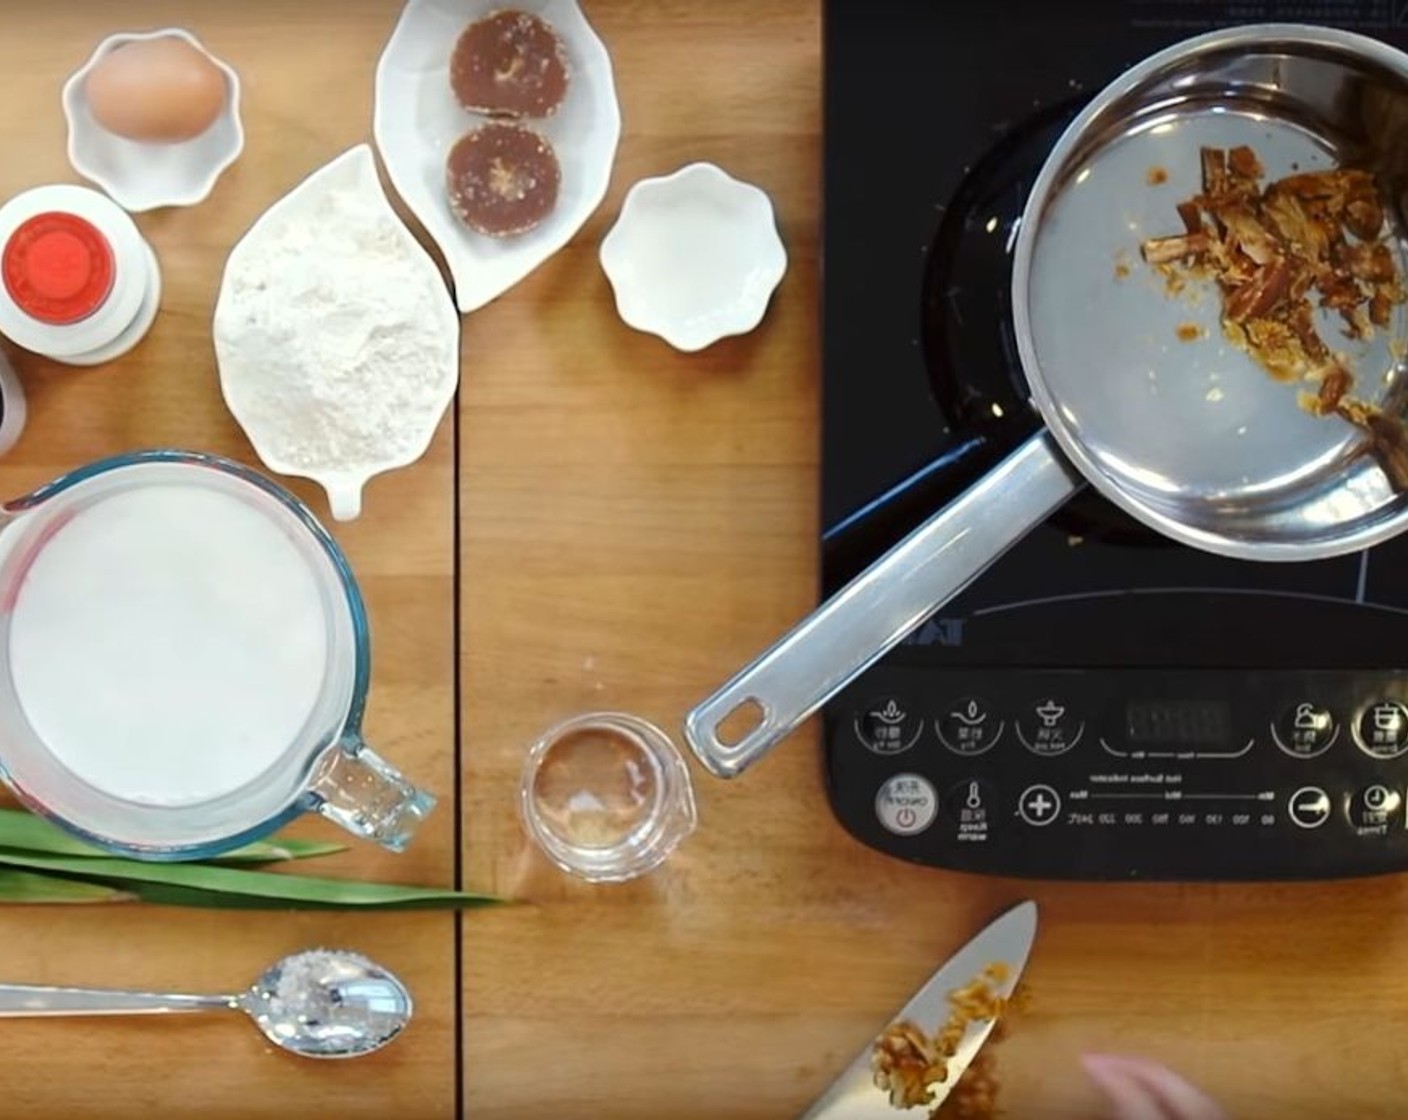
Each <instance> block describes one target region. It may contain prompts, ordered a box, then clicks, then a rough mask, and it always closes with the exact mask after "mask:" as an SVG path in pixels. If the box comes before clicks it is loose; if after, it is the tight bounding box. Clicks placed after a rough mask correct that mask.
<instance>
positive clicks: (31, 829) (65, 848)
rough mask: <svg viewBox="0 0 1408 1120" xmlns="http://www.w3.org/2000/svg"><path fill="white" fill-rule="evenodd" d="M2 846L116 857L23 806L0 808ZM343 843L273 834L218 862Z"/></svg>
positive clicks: (277, 857) (298, 855)
mask: <svg viewBox="0 0 1408 1120" xmlns="http://www.w3.org/2000/svg"><path fill="white" fill-rule="evenodd" d="M0 847H3V848H14V849H16V850H26V851H33V852H45V853H48V854H49V855H56V856H86V857H87V858H89V859H117V858H120V857H118V856H115V855H114V854H113V853H112V852H109V851H106V850H105V849H103V848H97V847H94V846H93V845H92V844H85V843H84V842H83V841H82V840H80V839H78V838H77V837H76V836H73V835H71V834H70V833H68V832H65V831H64V830H63V829H62V828H60V827H59V826H58V825H56V824H52V823H50V822H49V821H46V820H45V819H44V818H43V817H39V816H36V815H35V814H33V813H29V812H25V811H24V810H21V809H0ZM346 850H347V847H346V845H344V844H330V843H327V842H325V841H320V840H287V839H282V838H280V837H277V836H276V837H274V838H273V839H272V840H259V841H256V842H255V843H253V844H246V845H245V846H244V847H243V848H236V849H235V850H233V851H230V852H226V853H224V854H223V855H221V856H217V857H215V859H214V860H212V861H211V862H219V863H275V862H278V861H281V860H290V859H311V858H313V857H316V856H327V855H332V854H333V853H334V852H343V851H346Z"/></svg>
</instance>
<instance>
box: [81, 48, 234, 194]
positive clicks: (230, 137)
mask: <svg viewBox="0 0 1408 1120" xmlns="http://www.w3.org/2000/svg"><path fill="white" fill-rule="evenodd" d="M166 38H177V39H184V40H185V41H186V42H188V43H190V44H191V46H193V47H195V48H196V50H198V51H200V52H201V53H202V54H203V55H205V56H206V57H207V58H209V59H210V61H211V62H213V63H214V64H215V66H216V67H217V68H218V69H219V70H220V72H221V73H222V74H223V75H224V78H225V107H224V108H223V109H221V110H220V116H219V117H218V118H217V119H216V121H215V123H214V124H213V125H211V126H210V127H209V128H207V129H206V130H205V131H204V132H202V133H201V134H200V135H199V136H197V137H196V138H195V139H193V140H187V141H185V142H184V143H181V144H143V143H139V142H138V141H136V140H128V139H126V138H125V137H122V136H116V135H114V134H113V133H111V132H109V131H108V130H107V129H105V128H103V126H102V125H100V124H99V123H98V122H97V121H95V120H94V119H93V114H92V113H91V112H90V111H89V109H88V102H87V99H86V98H85V96H84V86H85V83H86V82H87V80H88V75H89V74H90V73H91V72H92V70H93V67H95V66H96V65H97V64H98V63H99V62H100V61H102V59H103V58H104V57H105V56H107V55H109V54H111V53H112V52H113V51H115V50H117V48H118V47H121V46H124V45H125V44H127V43H132V42H137V41H140V40H147V39H166ZM63 106H64V117H65V119H66V120H67V121H68V160H69V163H71V164H73V169H74V170H75V171H77V172H78V173H79V174H80V175H82V176H83V177H84V178H85V179H90V180H92V181H93V182H94V183H96V184H97V185H98V186H99V187H101V188H102V189H103V190H104V191H106V192H107V193H108V195H109V197H111V198H112V200H113V201H114V202H116V203H117V204H118V205H119V206H121V207H122V208H123V209H124V210H128V211H131V212H132V213H134V214H136V213H141V212H143V211H146V210H156V209H158V208H159V207H162V206H194V205H196V203H198V202H203V201H204V200H205V199H206V198H207V197H208V196H209V194H210V192H211V191H212V190H213V189H214V187H215V183H216V181H217V180H219V178H220V176H221V175H223V174H224V173H225V169H226V168H228V167H229V166H230V165H231V164H232V163H234V162H235V160H237V159H239V157H240V153H241V152H243V151H244V126H243V125H242V124H241V123H240V79H239V75H238V74H236V73H235V72H234V70H232V69H231V68H230V66H229V65H228V64H227V63H224V62H222V61H221V60H220V59H218V58H216V57H215V56H214V55H213V54H211V53H210V52H209V51H208V50H206V49H205V47H204V46H203V45H202V44H201V41H200V40H199V39H197V38H196V37H195V36H194V35H192V34H191V33H190V32H189V31H183V30H181V29H180V28H179V27H168V28H166V29H164V30H162V31H150V32H141V33H135V32H133V33H124V34H120V35H110V36H108V38H106V39H104V40H103V41H102V42H101V43H99V44H98V47H97V49H96V50H94V51H93V54H92V55H91V56H90V57H89V59H88V61H87V62H85V63H84V64H83V66H82V68H81V69H79V70H78V71H76V72H75V73H74V74H73V76H72V77H71V78H69V80H68V81H67V82H66V83H64V90H63Z"/></svg>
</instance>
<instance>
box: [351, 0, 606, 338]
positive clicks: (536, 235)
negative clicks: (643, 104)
mask: <svg viewBox="0 0 1408 1120" xmlns="http://www.w3.org/2000/svg"><path fill="white" fill-rule="evenodd" d="M500 8H518V9H521V10H523V11H531V12H535V13H537V14H538V15H540V16H542V17H543V19H545V20H547V21H548V22H549V23H551V24H552V25H553V27H554V28H555V29H556V30H557V33H558V34H559V35H560V36H561V37H562V41H563V43H564V44H565V46H566V48H567V57H568V66H569V68H570V74H571V79H570V82H571V84H570V85H569V87H568V91H567V98H566V100H565V101H563V103H562V105H561V106H560V107H559V108H558V110H557V112H556V113H555V114H554V115H553V116H551V117H549V118H547V119H546V120H538V121H532V120H530V121H525V122H524V123H525V124H527V125H528V126H529V127H531V128H534V129H537V130H538V131H539V132H541V133H542V134H543V135H544V136H545V137H547V139H548V141H549V142H550V143H551V144H552V146H553V148H554V149H555V150H556V152H557V158H558V162H559V163H560V164H561V166H562V188H561V193H560V194H559V197H558V201H557V207H556V208H555V209H554V210H553V212H552V214H550V215H549V216H548V217H547V219H546V220H545V221H544V222H543V223H542V224H541V225H539V226H538V227H537V228H536V229H532V230H529V231H528V232H527V233H523V234H519V235H518V236H516V237H506V238H492V237H485V236H484V235H482V234H478V233H475V232H474V231H473V230H471V229H469V228H468V227H467V226H465V225H464V224H463V223H462V222H460V221H459V219H458V218H456V217H455V215H454V214H453V212H452V211H451V210H450V204H449V201H448V200H447V198H446V195H445V160H446V157H447V156H448V155H449V151H450V148H451V147H452V146H453V145H454V143H455V141H456V140H458V139H459V138H460V137H461V136H463V135H464V134H465V133H466V132H469V131H470V130H471V129H473V128H476V127H478V126H479V125H482V124H484V123H485V118H483V117H480V116H476V115H474V114H472V113H469V112H466V111H465V110H464V109H463V108H461V107H460V104H459V102H458V101H456V100H455V96H454V93H453V92H451V89H450V53H451V51H453V49H454V46H455V42H456V41H457V40H458V38H459V36H460V33H461V32H462V31H463V30H464V29H465V28H466V27H467V26H469V24H470V23H471V22H473V21H474V20H476V19H479V18H481V17H482V16H484V15H486V14H488V13H489V12H491V11H493V10H495V9H500ZM374 131H375V135H376V144H377V148H378V150H379V151H380V152H381V158H382V161H383V162H384V163H385V164H386V170H387V173H388V175H389V176H390V178H391V183H392V186H394V187H395V189H396V193H397V194H399V195H400V196H401V198H402V199H404V200H405V202H406V205H407V206H409V207H410V208H411V210H412V212H413V213H414V214H415V216H416V217H417V218H418V219H419V220H420V222H421V224H422V225H423V226H424V227H425V229H426V231H427V232H428V233H429V234H430V236H431V237H433V238H434V239H435V242H436V244H437V245H439V246H440V251H441V252H442V253H444V255H445V260H446V262H447V263H448V264H449V266H450V272H451V274H452V275H453V276H454V280H455V297H456V300H457V302H458V304H459V308H460V310H461V311H473V310H474V309H475V308H478V307H483V306H484V305H485V304H486V303H488V302H489V301H490V300H492V299H494V298H496V297H497V296H500V295H502V294H503V293H504V292H506V291H508V289H509V288H511V287H513V285H515V284H517V283H518V282H519V281H520V280H522V279H523V278H524V277H525V276H527V275H528V274H529V273H530V272H532V271H533V270H534V269H535V268H537V267H538V266H539V265H540V264H542V263H543V262H544V261H545V260H547V259H548V258H549V257H551V256H552V255H553V254H554V253H556V252H557V251H558V250H559V249H561V248H562V247H563V246H564V245H566V244H567V242H568V241H570V240H571V239H572V237H573V236H574V235H575V234H576V233H577V231H578V230H579V229H581V228H582V224H583V223H584V222H585V221H586V220H587V218H588V217H590V216H591V214H592V212H593V211H594V210H595V209H596V208H597V207H598V206H599V205H600V204H601V200H602V198H603V197H605V195H606V188H607V184H608V183H609V182H610V179H611V168H612V165H613V163H614V162H615V159H616V145H617V143H618V141H619V140H620V136H621V109H620V106H619V104H618V103H617V100H616V84H615V78H614V77H613V75H612V71H611V56H610V55H608V54H607V52H606V47H605V46H604V45H603V44H602V42H601V40H600V39H599V38H598V37H597V35H596V32H594V31H593V30H592V27H591V25H590V24H589V23H588V22H587V19H586V17H585V16H584V15H583V14H582V11H581V9H580V8H579V7H578V6H577V3H576V0H408V3H407V4H406V7H405V10H404V11H403V12H402V13H401V22H400V23H399V24H397V26H396V30H395V31H394V32H393V33H392V36H391V39H390V41H389V42H388V43H387V44H386V49H385V51H383V52H382V56H381V62H380V63H379V64H378V66H377V71H376V115H375V122H374Z"/></svg>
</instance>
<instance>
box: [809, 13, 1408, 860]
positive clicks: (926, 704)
mask: <svg viewBox="0 0 1408 1120" xmlns="http://www.w3.org/2000/svg"><path fill="white" fill-rule="evenodd" d="M824 10H825V17H824V55H825V69H824V74H825V78H824V81H825V94H824V98H825V100H824V114H825V169H824V204H823V210H824V234H823V295H824V315H823V319H824V325H823V366H824V405H823V446H822V509H823V515H824V519H823V525H824V538H823V571H822V574H823V584H824V588H825V590H826V592H827V593H828V594H829V593H831V592H833V591H835V590H836V589H838V588H839V587H840V586H841V585H842V584H844V583H845V581H846V580H848V579H849V578H850V577H852V576H853V575H855V574H856V573H857V572H858V571H860V570H861V569H862V568H863V567H864V566H865V565H866V564H868V563H869V562H870V561H871V560H873V559H875V558H876V557H877V556H878V555H879V554H880V553H881V552H883V551H884V550H885V549H886V548H888V547H889V546H890V545H892V544H894V543H895V542H897V541H898V540H899V539H901V537H903V536H904V534H905V533H906V532H908V531H909V530H910V529H912V528H914V527H915V526H917V525H918V524H919V523H920V522H921V521H922V520H923V519H924V518H925V517H926V516H928V515H929V514H930V513H932V512H933V511H934V510H936V509H937V508H939V507H940V506H942V505H943V503H944V502H945V500H946V499H947V498H949V497H952V496H953V495H954V494H955V493H956V492H957V490H958V489H959V488H960V487H961V486H962V485H963V484H964V483H965V481H966V480H971V479H973V478H976V477H978V475H980V474H981V473H982V472H983V471H984V470H986V469H988V468H989V467H991V466H992V465H993V464H994V463H995V462H996V461H997V460H998V459H999V458H1000V457H1001V456H1002V454H1003V453H1004V452H1006V451H1010V450H1012V449H1014V448H1015V447H1016V446H1017V444H1018V443H1019V442H1020V441H1021V440H1022V438H1023V437H1024V436H1025V435H1027V434H1029V433H1030V432H1031V431H1034V430H1035V427H1036V424H1037V420H1036V418H1035V416H1034V414H1033V413H1032V411H1031V410H1030V409H1029V408H1028V407H1027V406H1026V405H1025V403H1024V399H1023V391H1022V379H1021V372H1020V368H1019V364H1018V361H1017V358H1016V348H1015V343H1014V341H1013V338H1012V334H1011V328H1010V325H1009V306H1008V303H1009V296H1008V283H1009V279H1010V273H1009V252H1010V246H1011V241H1012V238H1013V236H1014V223H1015V220H1016V218H1017V216H1018V215H1019V213H1020V210H1021V207H1022V204H1023V202H1024V200H1025V198H1026V194H1027V191H1028V189H1029V187H1030V185H1031V182H1032V180H1033V179H1034V177H1035V175H1036V173H1037V170H1038V169H1039V167H1040V165H1041V163H1042V161H1043V159H1044V158H1045V156H1046V153H1047V152H1048V151H1049V149H1050V148H1051V146H1052V145H1053V144H1054V143H1055V140H1056V138H1057V136H1059V134H1060V132H1061V130H1062V129H1063V128H1064V127H1065V125H1066V123H1067V122H1068V121H1069V120H1070V119H1071V117H1072V116H1073V115H1074V114H1075V113H1076V112H1078V111H1079V109H1080V107H1081V105H1082V104H1084V102H1085V100H1086V99H1087V98H1088V97H1090V96H1091V95H1092V94H1093V93H1094V92H1096V91H1097V90H1098V89H1100V88H1101V87H1102V86H1103V85H1105V84H1106V83H1107V82H1108V81H1110V80H1111V79H1112V78H1113V77H1114V76H1116V75H1117V74H1119V73H1120V72H1121V71H1122V70H1123V69H1125V68H1126V67H1128V66H1130V65H1132V64H1133V63H1135V62H1137V61H1139V60H1140V59H1141V58H1143V57H1144V56H1146V55H1148V54H1150V53H1153V52H1154V51H1156V50H1158V49H1160V48H1162V47H1164V46H1167V45H1169V44H1170V43H1173V42H1176V41H1178V40H1180V39H1183V38H1187V37H1189V36H1191V35H1194V34H1197V33H1199V32H1201V31H1206V30H1210V29H1213V28H1215V27H1218V26H1227V25H1232V24H1242V23H1250V22H1263V21H1281V22H1300V23H1325V24H1333V25H1335V26H1339V27H1343V28H1348V29H1351V30H1358V31H1361V32H1363V33H1365V34H1369V35H1373V36H1376V37H1379V38H1381V39H1383V40H1385V41H1387V42H1389V43H1391V44H1393V45H1396V46H1399V47H1402V48H1405V49H1408V2H1403V3H1400V2H1393V3H1390V2H1387V0H1304V2H1285V3H1278V2H1262V3H1241V4H1237V3H1230V4H1229V3H1220V2H1218V3H1214V2H1202V0H1103V2H1102V0H1092V2H1090V3H1084V4H1080V5H1075V4H1069V5H1067V4H1053V3H1049V2H1042V0H985V2H984V3H981V4H951V3H947V2H940V0H828V2H827V3H826V5H825V9H824ZM824 722H825V736H824V744H825V746H824V749H825V758H826V768H827V779H828V788H829V791H830V797H831V801H832V805H833V808H834V810H835V812H836V813H837V815H838V817H839V819H840V820H841V822H842V823H843V824H844V825H845V827H846V828H847V829H849V830H850V831H851V832H852V834H854V835H855V836H856V837H857V838H858V839H859V840H861V841H862V842H864V843H866V844H869V845H871V846H873V847H875V848H878V849H881V850H883V851H886V852H889V853H891V854H893V855H895V856H898V857H900V858H904V859H908V860H912V861H916V862H920V863H928V864H933V865H935V866H941V867H948V868H954V869H960V870H968V871H977V872H989V873H1001V874H1017V875H1029V876H1040V877H1062V878H1090V879H1101V878H1178V879H1262V878H1266V879H1273V878H1303V877H1317V878H1318V877H1331V876H1342V875H1356V874H1368V873H1374V872H1383V871H1391V870H1400V869H1405V868H1408V538H1399V539H1398V540H1395V541H1391V542H1389V543H1387V544H1384V545H1381V546H1379V547H1378V548H1375V549H1373V550H1371V551H1370V552H1367V553H1361V554H1358V555H1353V556H1346V557H1341V558H1337V559H1333V560H1326V561H1319V562H1315V563H1303V564H1270V563H1252V562H1246V561H1237V560H1231V559H1226V558H1221V557H1217V556H1213V555H1211V554H1207V553H1203V552H1199V551H1196V550H1192V549H1189V548H1186V547H1183V546H1179V545H1175V544H1173V543H1171V542H1168V541H1166V540H1164V539H1163V538H1161V537H1159V536H1158V535H1157V534H1155V533H1153V532H1152V531H1150V530H1147V529H1145V528H1144V527H1143V526H1141V525H1139V524H1138V523H1136V522H1134V521H1133V520H1132V519H1130V518H1128V517H1126V516H1125V515H1124V514H1123V513H1121V512H1120V511H1118V510H1116V509H1115V508H1114V507H1113V506H1111V505H1109V504H1108V503H1106V502H1105V501H1104V500H1103V499H1101V498H1100V497H1098V496H1097V495H1095V494H1094V493H1090V492H1088V493H1085V494H1083V495H1081V496H1080V497H1078V498H1077V499H1076V500H1075V501H1073V502H1072V503H1071V504H1070V505H1068V506H1067V507H1065V508H1064V509H1062V510H1061V511H1059V512H1058V513H1057V514H1055V515H1054V516H1053V517H1052V518H1051V519H1050V520H1049V521H1048V522H1047V523H1046V524H1045V525H1044V526H1042V527H1041V528H1039V529H1038V530H1036V531H1035V532H1033V533H1032V534H1031V535H1030V536H1028V537H1026V538H1025V539H1024V540H1022V541H1021V542H1019V543H1018V544H1017V546H1016V547H1014V548H1013V549H1012V550H1011V551H1010V552H1009V553H1007V554H1006V555H1005V556H1004V557H1002V558H1001V559H1000V560H999V561H998V562H997V563H996V564H994V565H993V566H992V567H991V568H990V569H989V570H988V571H987V572H986V573H984V574H983V575H982V576H981V577H980V578H979V579H978V580H977V581H976V582H975V583H974V584H973V585H972V586H971V587H970V588H969V589H968V590H967V591H966V592H965V593H964V594H963V595H962V596H960V597H959V598H958V599H956V600H954V601H953V602H952V603H950V604H949V605H948V606H946V607H945V608H944V609H943V610H942V611H941V612H940V613H939V614H938V615H937V616H935V617H934V618H932V619H930V620H928V621H927V622H926V623H925V624H924V625H922V626H921V627H919V629H918V630H916V631H915V632H914V633H913V634H912V635H911V636H910V638H909V639H908V640H907V641H906V642H905V643H904V644H903V645H901V646H900V647H899V648H897V649H896V650H895V651H894V652H892V653H891V654H890V655H888V656H887V657H886V658H884V659H883V660H882V661H881V662H879V663H878V664H877V665H876V666H875V667H873V668H872V669H871V670H869V671H868V672H867V673H866V674H865V675H864V676H863V677H862V678H861V679H860V680H859V681H857V682H856V683H855V684H853V685H852V686H850V687H849V688H847V689H846V690H845V692H844V693H842V694H841V695H840V696H839V697H838V698H837V699H836V700H835V701H833V702H832V703H831V704H830V705H828V706H827V708H826V711H825V713H824Z"/></svg>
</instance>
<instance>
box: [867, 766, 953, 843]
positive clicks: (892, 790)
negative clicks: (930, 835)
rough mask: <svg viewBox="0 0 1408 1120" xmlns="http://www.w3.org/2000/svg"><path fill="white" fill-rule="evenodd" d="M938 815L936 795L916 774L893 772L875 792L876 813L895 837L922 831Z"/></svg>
mask: <svg viewBox="0 0 1408 1120" xmlns="http://www.w3.org/2000/svg"><path fill="white" fill-rule="evenodd" d="M938 814H939V797H938V794H937V792H935V790H934V787H933V786H932V785H931V784H930V783H929V780H928V779H927V778H921V777H920V776H919V775H918V774H896V775H895V776H894V777H893V778H891V779H890V780H889V781H888V782H886V783H885V784H884V785H883V786H881V787H880V792H879V793H877V794H876V795H875V815H876V816H877V817H879V818H880V823H881V824H882V825H884V826H885V827H886V828H887V829H889V830H890V831H891V832H893V833H894V834H895V835H896V836H914V835H916V834H918V833H920V832H923V831H924V830H925V829H926V828H928V827H929V826H930V825H931V824H933V823H934V818H935V817H936V816H938Z"/></svg>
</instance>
